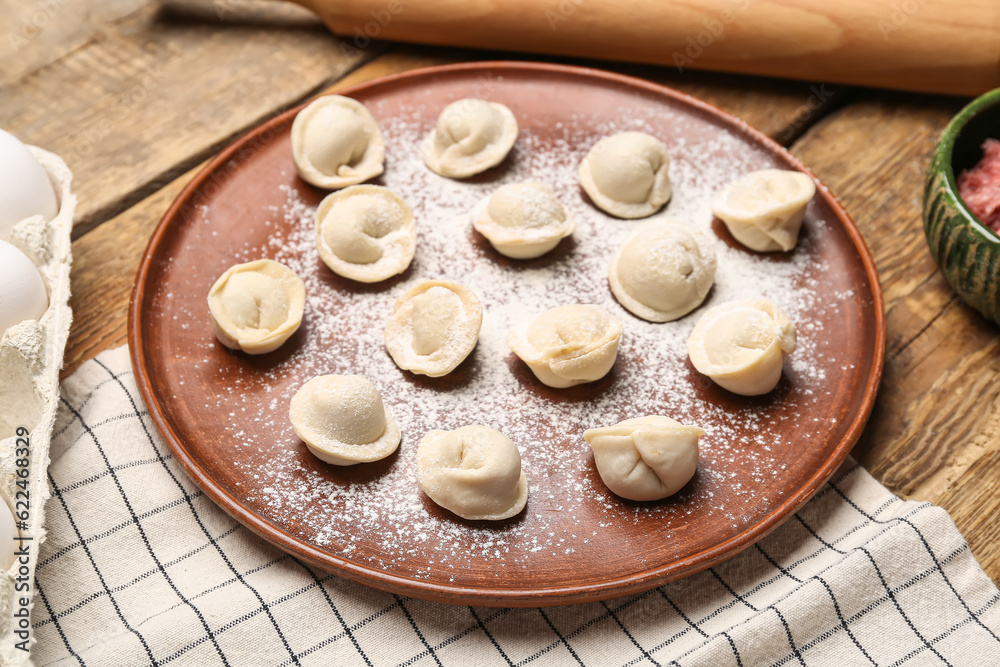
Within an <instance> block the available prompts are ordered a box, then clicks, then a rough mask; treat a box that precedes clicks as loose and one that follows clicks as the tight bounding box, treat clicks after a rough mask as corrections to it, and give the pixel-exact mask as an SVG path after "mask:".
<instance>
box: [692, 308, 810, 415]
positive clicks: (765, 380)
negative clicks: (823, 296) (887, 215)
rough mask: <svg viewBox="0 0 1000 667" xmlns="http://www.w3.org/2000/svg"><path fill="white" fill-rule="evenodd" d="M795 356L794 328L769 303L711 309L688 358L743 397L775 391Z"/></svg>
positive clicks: (700, 322)
mask: <svg viewBox="0 0 1000 667" xmlns="http://www.w3.org/2000/svg"><path fill="white" fill-rule="evenodd" d="M793 351H795V325H794V324H792V322H791V320H789V319H788V316H787V315H785V313H784V311H783V310H781V308H779V307H778V305H777V304H776V303H774V302H773V301H771V300H770V299H750V300H746V301H729V302H727V303H724V304H722V305H720V306H716V307H715V308H710V309H709V310H707V311H705V314H704V315H702V316H701V319H699V320H698V323H697V324H696V325H695V326H694V330H693V331H692V332H691V337H690V338H688V356H689V357H690V358H691V363H692V364H693V365H694V367H695V368H696V369H698V372H699V373H702V374H704V375H707V376H708V377H710V378H712V380H713V381H714V382H715V383H716V384H718V385H719V386H721V387H724V388H725V389H728V390H729V391H731V392H734V393H736V394H743V395H744V396H759V395H760V394H766V393H767V392H769V391H771V390H772V389H774V388H775V387H776V386H777V384H778V380H780V379H781V366H782V363H783V362H784V360H785V356H786V355H788V354H791V353H792V352H793Z"/></svg>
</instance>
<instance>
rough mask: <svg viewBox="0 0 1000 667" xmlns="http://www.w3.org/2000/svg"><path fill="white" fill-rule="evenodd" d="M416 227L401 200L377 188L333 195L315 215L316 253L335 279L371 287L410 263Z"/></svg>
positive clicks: (358, 188)
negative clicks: (339, 277)
mask: <svg viewBox="0 0 1000 667" xmlns="http://www.w3.org/2000/svg"><path fill="white" fill-rule="evenodd" d="M416 248H417V227H416V225H415V224H414V222H413V211H412V210H410V207H409V206H407V204H406V202H404V201H403V200H402V199H400V197H399V195H397V194H396V193H395V192H393V191H392V190H390V189H389V188H384V187H382V186H379V185H354V186H352V187H349V188H346V189H344V190H341V191H340V192H334V193H333V194H330V195H327V197H326V198H325V199H324V200H323V201H321V202H320V203H319V208H318V209H316V249H317V250H318V251H319V256H320V258H321V259H322V260H323V262H324V263H326V265H327V266H329V267H330V269H331V270H332V271H333V272H334V273H336V274H337V275H340V276H344V277H345V278H350V279H351V280H357V281H358V282H362V283H375V282H379V281H380V280H385V279H386V278H390V277H392V276H394V275H396V274H398V273H402V272H403V271H405V270H406V268H407V267H408V266H409V265H410V262H411V261H413V255H414V253H415V252H416Z"/></svg>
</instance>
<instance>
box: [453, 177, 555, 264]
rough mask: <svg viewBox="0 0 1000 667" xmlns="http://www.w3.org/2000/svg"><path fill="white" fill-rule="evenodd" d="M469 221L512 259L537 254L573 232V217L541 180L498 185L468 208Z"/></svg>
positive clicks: (548, 249)
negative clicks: (470, 214) (469, 213)
mask: <svg viewBox="0 0 1000 667" xmlns="http://www.w3.org/2000/svg"><path fill="white" fill-rule="evenodd" d="M472 225H473V226H474V227H475V228H476V231H477V232H479V233H480V234H482V235H483V236H485V237H486V239H487V240H488V241H489V242H490V243H491V244H492V245H493V247H494V248H496V250H497V252H499V253H500V254H501V255H506V256H507V257H513V258H514V259H531V258H533V257H540V256H541V255H544V254H545V253H547V252H548V251H550V250H552V249H553V248H555V247H556V245H557V244H558V243H559V241H560V240H561V239H563V238H565V237H567V236H569V235H570V234H572V233H573V229H574V227H575V225H574V223H573V219H572V218H571V217H569V215H568V214H567V213H566V209H565V208H563V205H562V204H561V203H560V202H559V200H558V199H556V195H555V193H554V192H552V188H550V187H549V186H548V185H546V184H545V183H539V182H537V181H529V182H527V183H511V184H509V185H504V186H501V187H500V188H499V189H498V190H497V191H496V192H494V193H493V194H491V195H489V196H488V197H486V198H485V199H483V200H482V201H480V202H479V203H478V204H477V205H476V207H475V208H474V209H473V210H472Z"/></svg>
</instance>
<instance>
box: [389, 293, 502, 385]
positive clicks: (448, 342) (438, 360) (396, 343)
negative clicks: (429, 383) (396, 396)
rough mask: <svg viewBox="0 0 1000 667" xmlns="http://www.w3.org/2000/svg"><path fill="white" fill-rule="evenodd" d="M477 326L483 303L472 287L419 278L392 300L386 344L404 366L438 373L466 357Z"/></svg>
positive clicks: (475, 334)
mask: <svg viewBox="0 0 1000 667" xmlns="http://www.w3.org/2000/svg"><path fill="white" fill-rule="evenodd" d="M482 324H483V306H482V304H481V303H480V302H479V297H477V296H476V295H475V293H474V292H473V291H472V290H470V289H469V288H467V287H465V286H464V285H460V284H458V283H455V282H451V281H447V280H424V281H422V282H420V283H417V284H416V285H414V286H413V287H411V288H410V289H408V290H406V292H404V293H403V295H402V296H401V297H399V299H397V300H396V305H395V306H394V307H393V310H392V317H391V318H390V319H389V323H388V324H387V325H386V327H385V347H386V349H387V350H388V351H389V356H391V357H392V360H393V361H395V362H396V365H397V366H399V367H400V368H402V369H403V370H408V371H412V372H413V373H418V374H420V375H429V376H431V377H440V376H442V375H447V374H448V373H450V372H452V371H453V370H455V367H456V366H458V365H459V364H460V363H462V361H463V360H464V359H465V358H466V357H467V356H469V353H470V352H472V350H473V348H475V347H476V342H477V341H478V340H479V328H480V327H481V326H482Z"/></svg>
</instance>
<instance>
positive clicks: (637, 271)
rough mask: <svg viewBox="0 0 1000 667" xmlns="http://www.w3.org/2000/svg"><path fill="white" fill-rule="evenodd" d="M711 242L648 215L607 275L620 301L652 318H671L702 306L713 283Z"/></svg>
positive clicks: (686, 228)
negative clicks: (645, 221) (648, 220)
mask: <svg viewBox="0 0 1000 667" xmlns="http://www.w3.org/2000/svg"><path fill="white" fill-rule="evenodd" d="M715 268H716V259H715V250H714V248H713V247H712V241H711V240H709V238H708V237H707V236H705V234H703V233H701V232H700V231H698V230H697V229H694V228H693V227H691V226H689V225H686V224H685V223H683V222H679V221H677V220H652V221H650V222H647V223H644V224H643V225H642V226H641V227H639V228H638V229H636V230H635V231H634V232H632V234H631V235H630V236H629V237H628V238H627V239H625V242H624V243H622V245H621V246H620V247H619V248H618V251H617V252H616V253H615V255H614V257H612V259H611V266H610V267H609V271H608V280H609V282H610V284H611V292H612V293H613V294H614V295H615V298H616V299H618V303H620V304H621V305H622V306H624V307H625V309H626V310H628V311H629V312H630V313H632V314H633V315H636V316H638V317H641V318H642V319H644V320H649V321H650V322H670V321H673V320H676V319H678V318H680V317H684V316H685V315H687V314H688V313H689V312H691V311H692V310H694V309H695V308H697V307H698V306H699V305H701V302H702V301H704V300H705V296H706V295H707V294H708V291H709V290H710V289H711V288H712V284H713V283H714V282H715Z"/></svg>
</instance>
